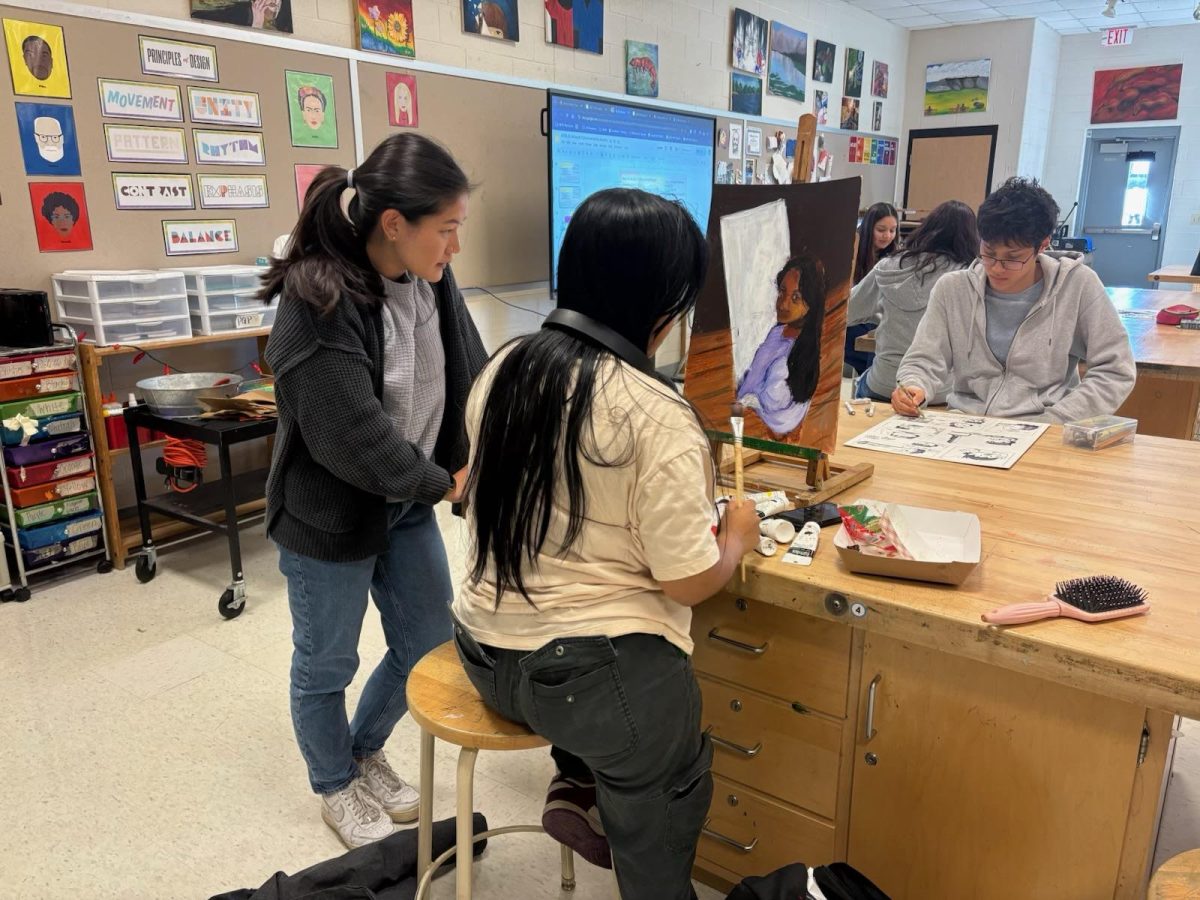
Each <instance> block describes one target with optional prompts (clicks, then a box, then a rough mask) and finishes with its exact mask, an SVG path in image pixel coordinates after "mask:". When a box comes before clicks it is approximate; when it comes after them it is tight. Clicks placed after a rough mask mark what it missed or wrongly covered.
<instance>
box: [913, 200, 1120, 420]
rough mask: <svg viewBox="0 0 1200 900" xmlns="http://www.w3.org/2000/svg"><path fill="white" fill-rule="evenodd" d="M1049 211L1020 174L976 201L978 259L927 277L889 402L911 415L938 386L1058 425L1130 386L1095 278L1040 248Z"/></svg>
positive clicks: (976, 405)
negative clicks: (928, 287)
mask: <svg viewBox="0 0 1200 900" xmlns="http://www.w3.org/2000/svg"><path fill="white" fill-rule="evenodd" d="M1057 218H1058V206H1057V204H1056V203H1055V202H1054V198H1053V197H1051V196H1050V194H1048V193H1047V192H1046V191H1045V189H1043V188H1042V187H1041V186H1040V185H1038V183H1037V182H1036V181H1031V180H1029V179H1025V178H1010V179H1009V180H1008V181H1006V182H1005V183H1004V184H1003V185H1002V186H1001V187H1000V188H999V189H998V190H996V191H995V192H994V193H992V194H991V196H989V197H988V198H987V199H986V200H985V201H984V202H983V204H982V205H981V206H980V207H979V238H980V244H979V256H980V259H979V261H978V262H976V263H974V264H973V265H972V266H971V267H970V268H969V269H965V270H964V271H961V272H951V273H950V274H949V275H945V276H944V277H942V278H941V279H939V281H938V283H937V284H936V285H935V286H934V289H933V293H932V295H931V296H930V298H929V308H928V309H927V310H926V312H925V317H924V318H923V319H922V320H921V324H920V325H919V326H918V327H917V333H916V335H915V336H914V338H913V343H912V346H911V347H910V348H909V351H908V353H906V354H905V356H904V360H903V362H901V364H900V368H899V371H898V372H897V374H896V382H897V387H896V389H895V391H894V392H893V393H892V406H893V407H894V408H895V410H896V412H898V413H900V414H901V415H906V416H915V415H918V414H919V412H920V408H921V406H922V405H923V404H924V403H925V401H926V399H927V398H929V397H931V396H933V395H935V394H936V393H938V392H939V391H940V390H943V389H946V390H947V391H948V395H947V403H948V404H949V406H950V407H951V408H952V409H956V410H960V411H962V412H965V413H969V414H971V415H987V416H999V417H1007V418H1020V419H1033V420H1037V421H1042V422H1051V423H1061V422H1070V421H1073V420H1075V419H1083V418H1087V417H1089V416H1098V415H1107V414H1110V413H1113V412H1115V411H1116V410H1117V408H1118V407H1119V406H1120V405H1121V403H1122V402H1123V401H1124V400H1125V398H1126V397H1127V396H1129V392H1130V391H1131V390H1133V384H1134V381H1135V379H1136V377H1137V370H1136V367H1135V365H1134V360H1133V351H1132V350H1131V348H1130V346H1129V337H1128V335H1127V334H1126V332H1125V328H1124V326H1122V324H1121V319H1120V317H1119V316H1118V315H1117V312H1116V309H1115V308H1114V307H1113V305H1112V302H1111V301H1110V300H1109V298H1108V295H1107V294H1106V293H1105V290H1104V285H1103V284H1102V283H1101V282H1100V278H1099V277H1098V276H1097V275H1096V273H1095V272H1093V271H1092V270H1091V269H1090V268H1088V267H1087V266H1085V265H1084V264H1083V262H1082V259H1081V257H1080V254H1077V253H1047V252H1046V250H1047V248H1048V247H1049V245H1050V235H1051V233H1052V232H1053V231H1054V227H1055V224H1056V221H1057ZM1080 363H1083V364H1084V365H1086V366H1087V374H1086V375H1085V376H1083V378H1082V379H1080V377H1079V365H1080Z"/></svg>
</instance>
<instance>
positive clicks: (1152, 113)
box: [1092, 63, 1183, 125]
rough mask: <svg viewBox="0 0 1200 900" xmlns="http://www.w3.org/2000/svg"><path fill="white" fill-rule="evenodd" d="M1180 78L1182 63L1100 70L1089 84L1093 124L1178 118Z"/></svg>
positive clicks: (1181, 78)
mask: <svg viewBox="0 0 1200 900" xmlns="http://www.w3.org/2000/svg"><path fill="white" fill-rule="evenodd" d="M1182 80H1183V64H1182V63H1179V64H1177V65H1173V66H1139V67H1138V68H1136V69H1105V70H1101V71H1099V72H1097V73H1096V76H1095V82H1094V83H1093V86H1092V124H1093V125H1107V124H1110V123H1112V122H1157V121H1162V120H1164V119H1175V118H1178V117H1179V84H1180V82H1181V81H1182Z"/></svg>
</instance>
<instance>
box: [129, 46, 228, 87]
mask: <svg viewBox="0 0 1200 900" xmlns="http://www.w3.org/2000/svg"><path fill="white" fill-rule="evenodd" d="M138 47H139V49H140V51H141V55H142V74H143V75H162V76H163V77H165V78H183V79H185V80H187V81H218V80H219V79H218V77H217V48H216V47H213V46H211V45H210V44H193V43H189V42H188V41H172V40H168V39H166V38H158V37H150V36H148V35H144V34H142V35H138Z"/></svg>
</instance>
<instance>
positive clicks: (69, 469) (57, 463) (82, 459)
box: [7, 453, 93, 488]
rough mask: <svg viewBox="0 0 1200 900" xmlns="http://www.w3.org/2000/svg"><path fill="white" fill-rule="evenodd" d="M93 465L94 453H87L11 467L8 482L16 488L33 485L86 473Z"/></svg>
mask: <svg viewBox="0 0 1200 900" xmlns="http://www.w3.org/2000/svg"><path fill="white" fill-rule="evenodd" d="M92 466H93V461H92V454H90V453H85V454H84V455H83V456H75V457H71V458H69V459H56V460H51V461H50V462H44V463H38V464H37V465H35V466H18V467H16V468H11V467H10V468H9V469H8V470H7V471H8V483H9V486H10V487H14V488H23V487H32V486H33V485H35V484H45V483H46V482H47V481H60V480H62V479H63V478H70V477H71V476H72V475H86V474H88V473H89V472H91V471H92Z"/></svg>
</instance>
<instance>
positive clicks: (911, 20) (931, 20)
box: [892, 15, 946, 28]
mask: <svg viewBox="0 0 1200 900" xmlns="http://www.w3.org/2000/svg"><path fill="white" fill-rule="evenodd" d="M892 22H894V23H895V24H897V25H902V26H904V27H905V28H920V27H922V26H926V25H944V24H945V23H946V20H945V18H943V17H940V16H930V15H920V16H909V17H908V18H903V19H892Z"/></svg>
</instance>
